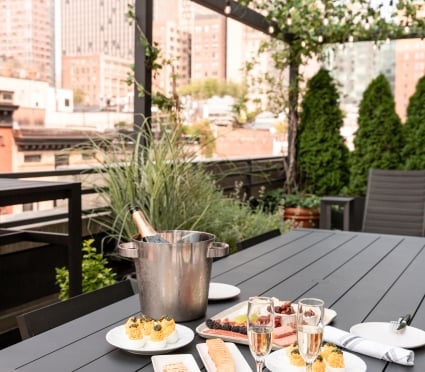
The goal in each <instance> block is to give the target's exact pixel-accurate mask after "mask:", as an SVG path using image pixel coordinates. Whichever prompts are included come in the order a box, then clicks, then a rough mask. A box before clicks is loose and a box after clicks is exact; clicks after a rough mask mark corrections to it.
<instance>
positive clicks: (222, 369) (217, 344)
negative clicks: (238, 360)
mask: <svg viewBox="0 0 425 372" xmlns="http://www.w3.org/2000/svg"><path fill="white" fill-rule="evenodd" d="M206 344H207V348H208V354H209V355H210V358H211V360H212V361H213V362H214V364H215V368H216V370H217V372H235V362H234V360H233V356H232V354H231V353H230V351H229V349H228V348H227V346H226V344H225V343H224V341H223V340H222V339H221V338H210V339H207V340H206Z"/></svg>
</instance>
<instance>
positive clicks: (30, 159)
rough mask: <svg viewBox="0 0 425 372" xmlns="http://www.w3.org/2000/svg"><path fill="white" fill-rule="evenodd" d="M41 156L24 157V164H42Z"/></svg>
mask: <svg viewBox="0 0 425 372" xmlns="http://www.w3.org/2000/svg"><path fill="white" fill-rule="evenodd" d="M40 162H41V154H31V155H24V163H40Z"/></svg>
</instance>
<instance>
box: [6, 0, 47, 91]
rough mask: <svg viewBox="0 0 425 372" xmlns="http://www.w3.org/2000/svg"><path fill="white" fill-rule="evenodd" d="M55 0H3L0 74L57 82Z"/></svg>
mask: <svg viewBox="0 0 425 372" xmlns="http://www.w3.org/2000/svg"><path fill="white" fill-rule="evenodd" d="M54 7H55V1H54V0H13V1H11V0H0V74H1V75H2V76H9V77H19V78H25V79H34V80H39V81H44V82H47V83H48V84H50V85H55V32H54Z"/></svg>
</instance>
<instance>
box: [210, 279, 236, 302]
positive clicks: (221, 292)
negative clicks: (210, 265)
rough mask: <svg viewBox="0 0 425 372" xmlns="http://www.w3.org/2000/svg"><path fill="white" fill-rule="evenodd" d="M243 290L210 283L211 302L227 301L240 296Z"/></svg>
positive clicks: (232, 286)
mask: <svg viewBox="0 0 425 372" xmlns="http://www.w3.org/2000/svg"><path fill="white" fill-rule="evenodd" d="M239 293H241V290H240V289H239V288H238V287H235V286H234V285H230V284H224V283H214V282H211V283H210V288H209V291H208V299H209V300H226V299H229V298H233V297H236V296H238V295H239Z"/></svg>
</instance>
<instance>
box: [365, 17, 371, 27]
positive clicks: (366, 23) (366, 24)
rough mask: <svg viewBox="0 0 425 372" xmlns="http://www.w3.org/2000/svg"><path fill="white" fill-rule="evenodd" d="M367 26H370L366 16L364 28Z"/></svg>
mask: <svg viewBox="0 0 425 372" xmlns="http://www.w3.org/2000/svg"><path fill="white" fill-rule="evenodd" d="M369 28H370V24H369V20H368V19H367V18H366V22H365V24H364V29H365V30H369Z"/></svg>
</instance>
